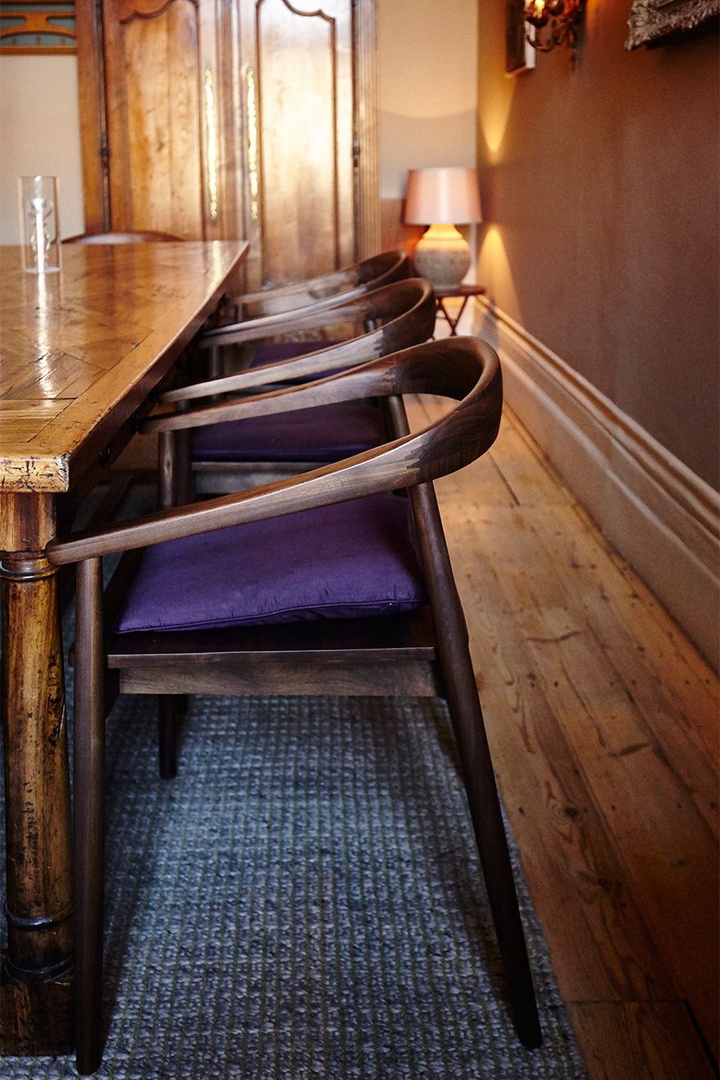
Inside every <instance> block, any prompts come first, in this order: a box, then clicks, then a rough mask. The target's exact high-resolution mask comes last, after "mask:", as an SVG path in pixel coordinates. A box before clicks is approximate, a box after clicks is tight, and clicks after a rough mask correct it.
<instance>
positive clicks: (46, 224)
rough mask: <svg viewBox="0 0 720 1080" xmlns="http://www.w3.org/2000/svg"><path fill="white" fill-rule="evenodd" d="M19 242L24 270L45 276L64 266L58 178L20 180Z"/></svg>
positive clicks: (38, 177) (36, 177)
mask: <svg viewBox="0 0 720 1080" xmlns="http://www.w3.org/2000/svg"><path fill="white" fill-rule="evenodd" d="M19 186H20V242H21V244H22V255H23V268H24V269H25V270H26V271H27V272H28V273H29V274H46V273H52V272H54V271H57V270H59V269H60V268H61V266H62V253H61V246H60V220H59V215H58V182H57V177H56V176H21V177H20V180H19Z"/></svg>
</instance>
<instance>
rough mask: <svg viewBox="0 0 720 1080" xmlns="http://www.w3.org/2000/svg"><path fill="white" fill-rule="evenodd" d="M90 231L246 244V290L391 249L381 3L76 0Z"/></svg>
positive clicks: (343, 0) (363, 0) (350, 0)
mask: <svg viewBox="0 0 720 1080" xmlns="http://www.w3.org/2000/svg"><path fill="white" fill-rule="evenodd" d="M76 6H77V18H78V73H79V81H80V105H81V125H82V139H83V182H84V193H85V214H86V228H87V229H94V230H97V229H116V230H127V229H154V230H160V231H163V232H169V233H175V234H177V235H178V236H182V237H184V238H186V239H199V238H201V239H233V238H246V239H248V240H249V241H250V244H251V256H250V258H249V260H248V264H247V276H248V280H247V284H248V287H251V288H255V287H258V286H259V285H261V284H264V283H266V282H273V283H280V282H285V281H290V280H294V279H297V278H302V277H307V276H310V275H313V274H320V273H325V272H327V271H329V270H332V269H334V268H336V267H339V266H342V265H345V264H347V263H349V262H353V261H354V260H355V259H358V258H362V257H364V256H366V255H368V254H372V253H374V252H375V251H377V250H379V246H380V229H379V209H378V195H377V147H376V139H377V135H376V120H375V116H376V108H375V96H376V78H375V0H320V6H318V0H294V2H293V3H289V2H288V0H104V2H103V3H102V4H100V3H97V2H96V0H78V2H77V5H76Z"/></svg>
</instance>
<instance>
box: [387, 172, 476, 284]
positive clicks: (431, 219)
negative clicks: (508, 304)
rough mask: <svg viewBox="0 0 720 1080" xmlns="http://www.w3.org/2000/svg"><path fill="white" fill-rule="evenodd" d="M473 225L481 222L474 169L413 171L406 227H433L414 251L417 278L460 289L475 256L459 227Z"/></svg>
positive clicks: (410, 181)
mask: <svg viewBox="0 0 720 1080" xmlns="http://www.w3.org/2000/svg"><path fill="white" fill-rule="evenodd" d="M473 221H482V211H481V209H480V186H479V184H478V177H477V172H476V170H475V169H465V168H455V167H452V168H444V167H443V168H434V169H410V171H409V172H408V184H407V196H406V200H405V224H406V225H429V226H430V227H429V229H427V231H426V232H425V233H423V235H422V237H421V239H420V240H419V241H418V243H417V245H416V247H415V250H414V251H413V263H414V264H415V269H416V271H417V272H418V274H420V275H422V277H424V278H427V279H428V281H430V282H431V283H432V284H433V285H439V286H444V287H446V288H447V287H448V286H453V285H459V284H460V282H461V281H462V279H463V278H464V276H465V274H466V273H467V272H468V270H469V269H470V263H471V261H472V255H471V252H470V245H469V244H468V242H467V241H466V240H465V238H464V237H463V236H461V234H460V233H459V232H458V230H457V228H456V226H457V225H466V224H469V223H470V222H473Z"/></svg>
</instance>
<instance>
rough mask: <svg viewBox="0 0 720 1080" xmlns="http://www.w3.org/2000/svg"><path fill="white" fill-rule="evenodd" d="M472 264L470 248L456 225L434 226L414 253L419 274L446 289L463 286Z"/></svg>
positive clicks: (419, 241)
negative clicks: (461, 283) (461, 284)
mask: <svg viewBox="0 0 720 1080" xmlns="http://www.w3.org/2000/svg"><path fill="white" fill-rule="evenodd" d="M471 262H472V254H471V252H470V245H469V244H468V242H467V240H465V239H464V237H463V236H461V234H460V233H459V232H458V231H457V229H456V228H455V226H454V225H431V226H430V228H429V229H428V230H427V232H426V233H424V234H423V236H422V237H421V238H420V240H418V242H417V244H416V245H415V249H414V251H413V263H414V265H415V270H416V271H417V273H418V274H419V275H420V276H421V277H424V278H427V280H428V281H429V282H430V283H431V284H432V285H442V286H443V287H445V288H447V287H448V286H452V285H459V284H460V282H461V281H462V279H463V278H464V277H465V275H466V274H467V272H468V270H469V269H470V264H471Z"/></svg>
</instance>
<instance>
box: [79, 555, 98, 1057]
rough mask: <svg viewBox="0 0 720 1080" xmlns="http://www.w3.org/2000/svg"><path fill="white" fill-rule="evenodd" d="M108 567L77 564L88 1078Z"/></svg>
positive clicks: (82, 969)
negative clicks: (103, 610) (103, 595)
mask: <svg viewBox="0 0 720 1080" xmlns="http://www.w3.org/2000/svg"><path fill="white" fill-rule="evenodd" d="M101 589H102V580H101V563H100V560H99V559H93V560H89V561H88V562H84V563H80V564H79V565H78V584H77V629H76V635H77V636H76V654H77V658H76V673H75V725H74V736H73V739H74V750H73V822H74V840H73V860H74V890H75V976H74V981H75V1055H76V1063H77V1070H78V1072H79V1073H80V1075H81V1076H88V1075H90V1074H91V1073H93V1072H95V1071H96V1070H97V1068H98V1067H99V1065H100V1061H101V1058H102V951H103V944H102V940H103V877H104V852H103V834H104V815H103V784H104V765H105V710H104V692H103V668H104V655H103V652H102V617H101V611H100V602H101Z"/></svg>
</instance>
